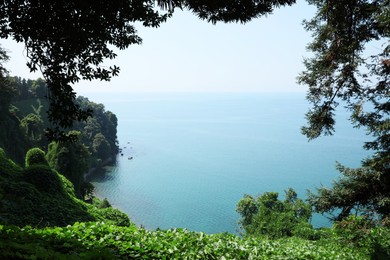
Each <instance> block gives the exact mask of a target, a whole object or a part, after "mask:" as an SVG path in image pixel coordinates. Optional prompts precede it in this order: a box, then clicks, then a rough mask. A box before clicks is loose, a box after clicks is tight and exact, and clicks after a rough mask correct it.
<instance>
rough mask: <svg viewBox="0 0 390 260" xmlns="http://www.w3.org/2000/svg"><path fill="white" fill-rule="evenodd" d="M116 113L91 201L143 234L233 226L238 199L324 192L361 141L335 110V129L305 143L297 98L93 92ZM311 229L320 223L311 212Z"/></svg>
mask: <svg viewBox="0 0 390 260" xmlns="http://www.w3.org/2000/svg"><path fill="white" fill-rule="evenodd" d="M88 98H89V99H90V100H93V101H95V102H100V103H103V104H104V105H105V107H106V110H110V111H112V112H113V113H115V114H116V115H117V117H118V140H119V146H120V148H121V149H122V153H123V156H121V155H118V157H117V161H116V164H115V165H114V166H110V167H106V168H105V169H106V171H105V172H104V173H103V174H102V173H96V174H94V175H92V176H91V179H90V181H91V182H92V183H93V185H94V186H95V187H96V195H97V196H98V197H100V198H107V199H108V200H109V201H110V202H111V204H112V205H113V206H114V207H116V208H119V209H120V210H122V211H123V212H125V213H126V214H128V215H129V217H130V218H131V220H132V221H133V222H135V223H136V224H138V225H142V226H144V227H145V228H148V229H155V228H161V229H167V228H172V227H181V228H187V229H189V230H193V231H203V232H207V233H219V232H225V231H227V232H232V233H235V232H236V231H237V227H238V224H237V222H238V220H239V215H238V214H237V213H236V212H235V207H236V204H237V202H238V201H239V200H240V199H241V198H242V197H243V196H244V194H251V195H258V194H261V193H263V192H267V191H277V192H279V194H280V196H281V197H283V196H284V192H283V191H284V190H285V189H287V188H289V187H291V188H294V189H295V190H296V191H297V192H298V196H299V197H302V198H304V197H305V196H306V193H307V189H310V190H314V189H315V187H319V186H320V185H324V186H329V185H330V184H331V182H332V180H334V179H336V178H338V177H339V173H338V172H337V171H336V169H335V163H336V161H339V162H340V163H342V164H343V165H345V166H348V167H358V166H359V165H360V161H361V160H362V159H363V158H365V157H367V156H368V155H369V153H368V152H367V151H365V150H363V148H362V145H363V142H364V141H367V140H368V137H367V136H366V135H365V134H364V131H363V130H361V129H354V128H353V127H352V126H351V124H350V122H349V121H348V113H347V112H346V111H345V110H344V109H342V108H341V109H340V111H339V112H338V113H337V116H336V124H337V125H336V133H335V135H333V136H325V137H320V138H318V139H316V140H313V141H311V142H308V140H307V138H306V137H304V136H303V135H301V133H300V127H301V126H302V125H304V124H305V120H304V114H305V113H306V112H307V110H308V108H309V104H308V102H307V101H306V100H305V94H304V93H283V94H282V93H272V94H271V93H126V94H109V95H107V94H93V95H89V96H88ZM312 223H313V224H314V225H315V226H316V227H319V226H324V225H328V222H327V220H326V218H324V217H322V216H319V215H315V216H314V217H313V220H312Z"/></svg>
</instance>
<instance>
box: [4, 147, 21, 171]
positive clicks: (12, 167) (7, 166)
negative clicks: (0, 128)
mask: <svg viewBox="0 0 390 260" xmlns="http://www.w3.org/2000/svg"><path fill="white" fill-rule="evenodd" d="M21 172H22V168H21V167H20V166H19V165H17V164H16V163H14V162H13V161H12V160H10V159H8V157H7V155H6V153H5V152H4V150H3V149H2V148H0V176H1V174H8V175H12V176H15V175H18V174H20V173H21Z"/></svg>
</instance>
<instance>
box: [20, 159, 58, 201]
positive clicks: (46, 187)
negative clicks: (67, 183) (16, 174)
mask: <svg viewBox="0 0 390 260" xmlns="http://www.w3.org/2000/svg"><path fill="white" fill-rule="evenodd" d="M23 177H24V178H23V179H24V180H25V181H26V182H29V183H31V184H33V185H34V186H35V187H36V188H37V189H38V190H39V191H40V192H49V193H54V194H56V193H63V192H64V189H63V184H62V182H61V179H60V177H59V176H58V174H57V173H56V172H55V171H53V170H52V169H51V168H50V167H49V166H47V165H42V164H33V165H30V166H29V167H27V168H26V169H25V170H24V175H23Z"/></svg>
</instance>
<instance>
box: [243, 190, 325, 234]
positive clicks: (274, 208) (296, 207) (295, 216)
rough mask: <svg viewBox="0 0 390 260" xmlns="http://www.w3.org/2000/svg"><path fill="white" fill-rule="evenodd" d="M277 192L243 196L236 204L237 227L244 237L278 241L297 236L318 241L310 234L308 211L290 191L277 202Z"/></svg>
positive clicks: (307, 207)
mask: <svg viewBox="0 0 390 260" xmlns="http://www.w3.org/2000/svg"><path fill="white" fill-rule="evenodd" d="M278 196H279V194H278V193H277V192H265V193H263V194H262V195H261V196H259V197H257V198H254V197H252V196H250V195H245V196H244V198H242V199H241V200H240V201H239V202H238V204H237V209H236V210H237V212H238V213H239V214H240V215H241V220H240V224H241V227H242V229H243V230H244V231H245V234H246V235H251V236H266V237H268V238H273V239H275V238H281V237H291V236H294V235H299V236H302V237H304V238H310V239H317V238H316V235H315V231H313V230H312V231H311V230H310V229H313V228H312V225H311V224H310V223H309V220H310V218H311V208H310V206H309V204H308V203H305V202H304V201H303V200H301V199H299V198H298V197H297V193H296V192H295V191H294V190H293V189H291V188H290V189H288V190H286V195H285V199H284V200H283V201H282V200H279V199H278Z"/></svg>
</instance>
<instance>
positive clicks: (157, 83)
mask: <svg viewBox="0 0 390 260" xmlns="http://www.w3.org/2000/svg"><path fill="white" fill-rule="evenodd" d="M297 2H298V3H297V4H296V5H295V6H293V7H285V8H282V9H277V10H275V11H274V14H272V15H269V16H268V17H263V18H260V19H257V20H254V21H252V22H250V23H247V24H244V25H242V24H222V23H221V24H217V25H212V24H209V23H207V22H205V21H202V20H199V19H198V18H197V17H196V16H195V15H193V14H192V13H190V12H188V11H177V12H175V13H174V15H173V18H171V19H169V20H168V22H166V23H164V24H162V26H161V27H160V28H157V29H155V28H142V27H141V26H139V27H137V30H138V33H139V35H140V36H141V37H142V38H143V44H142V45H140V46H136V45H134V46H130V48H128V49H127V50H124V51H117V54H118V57H117V58H116V59H115V60H114V61H109V62H107V63H106V64H105V65H107V66H109V65H111V64H116V65H118V66H120V68H121V73H120V74H119V76H118V77H116V78H113V79H112V80H111V82H100V81H93V82H80V83H78V84H77V86H75V89H76V91H77V92H78V93H79V94H83V93H88V92H111V93H112V92H145V91H146V92H147V91H158V92H166V91H212V92H217V91H256V92H296V91H305V87H303V86H299V85H297V83H296V77H297V75H298V73H299V72H300V71H302V70H303V65H302V61H303V58H304V57H307V56H309V55H310V54H309V53H307V51H306V45H307V44H308V43H309V42H310V40H311V37H310V33H308V32H305V30H304V29H303V26H302V20H303V19H305V18H306V19H310V18H311V17H312V16H313V15H314V11H315V9H314V7H312V6H308V5H307V4H306V2H305V1H303V0H301V1H299V0H298V1H297ZM0 43H1V45H2V47H4V48H5V49H7V50H8V51H9V52H10V53H9V55H10V56H11V61H10V62H8V63H7V64H6V67H7V68H8V69H9V70H10V71H11V75H19V76H22V77H25V78H37V77H39V76H40V74H29V72H28V69H27V66H26V65H25V64H26V59H25V56H24V53H25V51H24V50H23V45H22V44H16V43H15V42H13V41H11V40H7V41H4V40H1V41H0Z"/></svg>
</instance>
